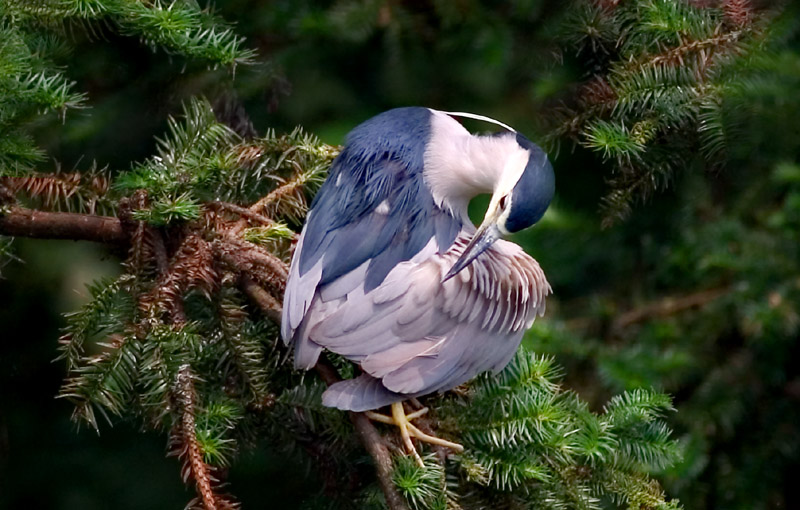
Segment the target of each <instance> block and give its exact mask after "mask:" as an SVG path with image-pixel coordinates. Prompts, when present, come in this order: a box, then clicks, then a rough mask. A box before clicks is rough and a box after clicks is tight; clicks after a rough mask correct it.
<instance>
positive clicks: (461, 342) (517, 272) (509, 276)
mask: <svg viewBox="0 0 800 510" xmlns="http://www.w3.org/2000/svg"><path fill="white" fill-rule="evenodd" d="M469 237H470V235H469V234H467V233H464V234H463V235H462V236H459V238H458V239H457V240H456V242H455V243H454V244H453V247H452V248H451V250H449V251H448V252H447V253H444V254H438V253H434V254H431V256H429V257H427V258H424V255H425V253H424V251H423V253H421V256H420V257H419V259H417V260H410V261H408V262H404V263H401V264H400V265H398V266H397V267H396V268H394V269H393V270H392V271H391V272H390V273H389V275H388V277H387V278H386V279H385V281H384V282H383V283H382V284H381V285H379V286H378V287H376V288H375V289H372V290H370V291H365V290H364V288H363V287H355V288H352V289H346V288H344V287H342V288H340V289H334V288H328V289H325V290H324V291H323V292H322V293H321V294H320V296H319V299H317V300H315V301H314V303H313V304H312V305H311V308H310V310H309V313H308V322H307V326H308V327H307V328H306V329H305V330H304V331H302V334H301V337H302V338H301V340H302V341H303V342H305V343H306V345H310V346H317V347H318V348H320V349H321V348H322V347H324V348H326V349H329V350H331V351H333V352H336V353H339V354H341V355H343V356H345V357H347V358H349V359H351V360H353V361H355V362H357V363H359V364H360V366H361V368H362V370H363V371H364V374H363V375H361V376H359V377H357V378H355V379H352V380H349V381H344V382H342V383H338V384H335V385H333V386H331V387H330V388H329V389H328V390H327V391H326V393H325V395H324V396H323V402H324V403H325V404H326V405H329V406H332V407H338V408H340V409H347V410H353V411H363V410H367V409H375V408H377V407H381V406H383V405H386V404H389V403H392V402H396V401H399V400H403V399H405V398H408V397H410V396H420V395H425V394H428V393H432V392H435V391H444V390H447V389H450V388H452V387H454V386H457V385H459V384H461V383H463V382H465V381H467V380H469V379H471V378H472V377H474V376H475V375H477V374H478V373H480V372H484V371H486V370H493V371H499V370H500V369H502V368H503V367H504V366H505V365H506V364H507V363H508V361H509V360H510V359H511V357H512V356H513V354H514V352H515V351H516V349H517V347H518V346H519V342H520V340H521V338H522V335H523V333H524V332H525V330H526V329H527V328H529V327H530V325H531V323H532V322H533V320H534V318H535V317H536V316H537V315H541V314H542V313H544V300H545V296H546V295H547V294H548V293H549V292H550V287H549V285H548V283H547V280H546V279H545V276H544V273H543V272H542V270H541V268H540V267H539V265H538V263H537V262H536V261H535V260H534V259H532V258H531V257H530V256H528V255H527V254H525V253H524V252H523V251H522V249H521V248H519V247H518V246H517V245H515V244H512V243H508V242H505V241H498V242H497V243H496V244H495V245H494V246H493V247H492V248H490V249H489V250H487V251H486V252H485V253H484V254H483V255H481V256H480V257H479V258H478V259H476V261H475V262H474V263H473V264H471V265H470V266H468V267H467V268H466V269H464V270H463V271H461V272H460V273H459V274H458V275H456V276H455V277H454V278H452V279H450V280H448V281H447V282H445V283H444V284H442V283H441V279H442V277H443V275H444V274H446V272H447V271H448V270H449V269H450V267H451V266H452V264H453V263H454V262H455V260H456V258H457V257H458V255H459V254H460V253H461V252H462V250H463V248H464V246H465V245H466V243H467V241H468V240H469Z"/></svg>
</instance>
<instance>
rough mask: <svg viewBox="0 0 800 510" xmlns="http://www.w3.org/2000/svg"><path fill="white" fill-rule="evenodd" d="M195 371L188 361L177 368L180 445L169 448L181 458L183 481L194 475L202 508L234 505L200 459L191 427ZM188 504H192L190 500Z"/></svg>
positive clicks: (192, 422)
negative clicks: (217, 488)
mask: <svg viewBox="0 0 800 510" xmlns="http://www.w3.org/2000/svg"><path fill="white" fill-rule="evenodd" d="M194 379H195V375H194V374H193V373H192V369H191V367H190V366H189V365H183V366H181V367H180V369H179V370H178V378H177V381H176V390H177V396H178V400H179V403H180V405H181V422H180V426H179V429H180V430H179V432H178V434H180V440H179V443H180V445H181V448H179V449H175V450H173V451H174V452H176V454H177V455H178V456H179V457H181V458H182V459H183V460H184V469H183V481H184V483H186V482H188V481H189V479H194V481H195V485H196V487H197V493H198V495H199V497H200V501H199V502H200V503H202V508H203V509H204V510H218V509H219V510H223V509H235V508H238V507H239V505H238V504H236V503H235V502H233V501H231V500H230V497H229V496H221V495H218V494H217V493H216V491H215V490H214V485H215V483H216V482H217V480H216V479H215V478H214V476H213V475H212V473H211V467H210V466H208V465H207V464H206V463H205V461H204V460H203V451H202V448H201V446H200V444H199V443H198V441H197V431H196V428H195V401H196V399H197V395H196V392H195V387H194ZM190 506H193V505H192V504H191V503H190Z"/></svg>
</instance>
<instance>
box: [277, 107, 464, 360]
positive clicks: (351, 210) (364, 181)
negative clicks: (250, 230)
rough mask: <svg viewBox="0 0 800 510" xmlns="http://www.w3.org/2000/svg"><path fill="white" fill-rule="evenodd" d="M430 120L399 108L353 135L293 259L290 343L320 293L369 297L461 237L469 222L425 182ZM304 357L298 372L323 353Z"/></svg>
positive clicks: (286, 320) (287, 303) (286, 329)
mask: <svg viewBox="0 0 800 510" xmlns="http://www.w3.org/2000/svg"><path fill="white" fill-rule="evenodd" d="M430 117H431V112H430V110H428V109H427V108H398V109H395V110H390V111H388V112H385V113H383V114H381V115H378V116H376V117H373V118H372V119H370V120H368V121H366V122H364V123H363V124H361V125H359V126H358V127H356V128H355V129H354V130H353V131H352V132H351V133H350V134H349V135H348V137H347V140H346V141H345V148H344V150H343V151H342V153H341V154H340V155H339V156H338V157H337V158H336V160H335V161H334V163H333V165H332V166H331V171H330V173H329V175H328V178H327V180H326V182H325V183H324V184H323V186H322V188H321V189H320V191H319V193H318V194H317V196H316V198H315V200H314V202H313V204H312V206H311V211H310V212H309V215H308V218H307V220H306V224H305V226H304V228H303V232H302V234H301V236H300V241H299V243H298V245H297V248H296V250H295V253H294V257H293V259H292V266H291V269H290V274H289V280H288V282H287V287H286V294H285V296H284V307H283V317H282V328H281V329H282V336H283V338H284V340H285V341H286V342H291V341H293V340H294V339H295V338H296V337H297V336H298V332H299V330H301V329H302V328H303V327H304V318H305V317H306V314H307V312H308V309H309V307H310V305H311V303H312V302H313V301H314V300H315V299H316V296H317V295H318V293H319V290H320V289H323V288H326V287H328V286H332V285H338V286H339V287H340V288H341V287H342V286H347V285H352V284H356V283H357V284H361V285H363V286H364V288H365V290H366V291H367V292H369V291H370V290H372V289H375V288H376V287H378V286H379V285H380V284H381V283H382V282H383V280H384V279H385V278H386V276H387V275H388V274H389V271H391V269H392V268H394V267H395V266H396V265H397V264H399V263H401V262H403V261H407V260H410V259H411V258H413V257H414V256H416V255H417V254H419V253H420V252H421V251H422V250H423V249H424V248H425V247H426V246H428V245H429V243H430V242H431V240H434V242H435V246H436V248H437V249H439V250H441V251H445V250H447V248H448V247H449V246H450V245H451V244H452V242H453V240H454V239H455V237H456V235H457V234H458V232H459V231H460V230H461V221H460V220H459V219H456V218H454V217H453V216H452V215H451V214H450V213H449V212H448V211H444V210H442V209H440V208H439V207H437V206H436V205H435V204H434V201H433V197H432V196H431V193H430V191H428V189H427V187H426V186H425V184H424V182H423V175H422V172H423V158H424V152H425V147H426V143H427V140H428V138H429V135H430ZM356 270H358V271H357V272H356ZM357 278H358V279H360V281H357ZM301 336H302V335H301ZM305 347H309V349H306V348H305ZM296 350H297V351H296V354H297V356H296V358H295V363H296V364H297V365H298V366H301V367H304V368H308V367H310V366H313V365H314V363H315V362H316V359H317V356H318V354H319V349H315V348H313V346H306V345H299V344H298V346H297V347H296Z"/></svg>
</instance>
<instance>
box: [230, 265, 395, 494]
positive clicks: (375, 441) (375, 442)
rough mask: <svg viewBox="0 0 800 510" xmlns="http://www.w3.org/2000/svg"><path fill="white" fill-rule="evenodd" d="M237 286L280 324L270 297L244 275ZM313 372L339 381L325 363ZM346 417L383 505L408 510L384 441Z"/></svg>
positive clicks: (356, 418) (354, 416)
mask: <svg viewBox="0 0 800 510" xmlns="http://www.w3.org/2000/svg"><path fill="white" fill-rule="evenodd" d="M240 284H241V286H242V290H243V291H244V293H245V294H247V295H248V296H249V297H250V299H252V300H253V302H254V303H255V304H256V305H258V307H259V308H260V309H261V311H262V312H264V314H265V315H266V316H267V317H269V318H270V320H272V321H273V322H275V323H276V324H280V323H281V305H280V303H279V302H278V301H277V300H276V299H275V298H274V297H272V295H270V294H269V293H268V292H267V291H265V290H264V289H262V288H261V287H260V286H259V285H258V284H256V283H255V282H254V281H253V280H252V279H250V278H249V277H248V276H247V275H245V274H243V275H242V277H241V279H240ZM314 370H315V371H316V372H317V374H319V376H320V378H321V379H322V380H323V381H325V384H327V385H328V386H330V385H331V384H334V383H336V382H339V381H341V379H340V378H339V375H338V374H337V373H336V369H335V368H334V367H333V366H332V365H331V364H330V363H328V362H327V361H325V360H324V359H320V360H319V361H318V362H317V364H316V365H315V366H314ZM348 414H349V415H350V421H351V422H352V423H353V427H354V428H355V429H356V432H357V433H358V438H359V440H361V444H362V445H364V448H365V449H366V450H367V453H369V454H370V456H371V457H372V460H373V461H374V462H375V470H376V472H377V475H378V483H379V484H380V486H381V490H382V491H383V495H384V497H385V498H386V504H387V505H388V507H389V508H390V510H407V509H408V506H407V505H406V503H405V500H404V499H403V496H402V495H400V493H399V492H398V491H397V488H396V487H395V485H394V482H393V481H392V470H393V467H392V456H391V454H390V453H389V449H388V448H387V447H386V444H385V443H384V442H383V438H382V437H381V435H380V434H379V433H378V430H377V429H376V428H375V427H374V426H373V425H372V422H371V421H369V418H367V416H366V415H365V414H364V413H354V412H349V413H348Z"/></svg>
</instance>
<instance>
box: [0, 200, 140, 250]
mask: <svg viewBox="0 0 800 510" xmlns="http://www.w3.org/2000/svg"><path fill="white" fill-rule="evenodd" d="M0 234H2V235H7V236H12V237H33V238H37V239H72V240H75V241H94V242H98V243H106V244H123V243H125V242H127V241H128V235H127V234H126V233H125V230H124V229H123V228H122V222H120V220H119V218H114V217H112V216H97V215H93V214H77V213H67V212H45V211H35V210H33V209H26V208H24V207H12V208H11V210H10V211H9V212H7V213H2V212H0Z"/></svg>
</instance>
